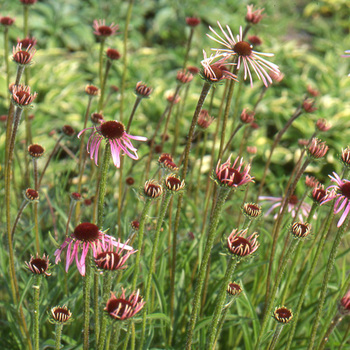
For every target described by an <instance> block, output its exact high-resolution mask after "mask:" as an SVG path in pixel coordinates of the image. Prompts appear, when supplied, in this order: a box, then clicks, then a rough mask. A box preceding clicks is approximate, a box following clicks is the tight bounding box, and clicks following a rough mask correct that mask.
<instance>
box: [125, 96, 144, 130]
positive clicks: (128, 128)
mask: <svg viewBox="0 0 350 350" xmlns="http://www.w3.org/2000/svg"><path fill="white" fill-rule="evenodd" d="M141 100H142V98H141V97H140V96H137V97H136V101H135V103H134V107H133V108H132V111H131V114H130V117H129V121H128V125H127V127H126V132H127V133H129V131H130V126H131V123H132V121H133V119H134V115H135V112H136V110H137V107H138V106H139V104H140V102H141Z"/></svg>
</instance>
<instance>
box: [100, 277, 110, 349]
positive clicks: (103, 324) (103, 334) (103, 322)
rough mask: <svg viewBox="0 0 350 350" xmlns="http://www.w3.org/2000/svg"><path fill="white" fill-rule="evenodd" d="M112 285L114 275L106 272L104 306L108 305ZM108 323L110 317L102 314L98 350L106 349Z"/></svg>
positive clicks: (104, 278)
mask: <svg viewBox="0 0 350 350" xmlns="http://www.w3.org/2000/svg"><path fill="white" fill-rule="evenodd" d="M111 285H112V274H111V273H110V272H109V271H105V273H104V274H103V295H102V305H106V303H107V300H108V297H109V293H110V291H111ZM107 321H108V316H107V315H105V313H103V314H102V317H101V330H100V335H99V338H98V339H97V338H96V339H97V340H96V344H98V350H103V349H104V344H105V339H106V330H107Z"/></svg>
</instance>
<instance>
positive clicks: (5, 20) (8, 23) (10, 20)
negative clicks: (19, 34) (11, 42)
mask: <svg viewBox="0 0 350 350" xmlns="http://www.w3.org/2000/svg"><path fill="white" fill-rule="evenodd" d="M14 22H15V19H14V18H11V17H8V16H4V17H0V24H2V25H3V26H5V27H9V26H12V24H13V23H14Z"/></svg>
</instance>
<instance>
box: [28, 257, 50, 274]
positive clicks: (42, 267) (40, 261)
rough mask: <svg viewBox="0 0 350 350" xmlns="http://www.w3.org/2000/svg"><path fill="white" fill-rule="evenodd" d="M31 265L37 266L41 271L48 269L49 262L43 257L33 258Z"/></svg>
mask: <svg viewBox="0 0 350 350" xmlns="http://www.w3.org/2000/svg"><path fill="white" fill-rule="evenodd" d="M30 265H31V266H33V267H36V268H37V269H38V270H39V271H40V272H45V271H46V270H47V267H48V266H47V262H46V260H43V259H39V258H38V259H33V260H32V261H31V262H30Z"/></svg>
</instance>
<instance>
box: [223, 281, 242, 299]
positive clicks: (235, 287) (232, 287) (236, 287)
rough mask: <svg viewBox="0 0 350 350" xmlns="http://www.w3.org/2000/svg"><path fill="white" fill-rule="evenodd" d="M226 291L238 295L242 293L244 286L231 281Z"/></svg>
mask: <svg viewBox="0 0 350 350" xmlns="http://www.w3.org/2000/svg"><path fill="white" fill-rule="evenodd" d="M226 292H227V293H228V294H229V295H232V296H236V295H239V294H241V292H242V287H241V285H240V284H239V283H235V282H230V283H229V284H228V285H227V289H226Z"/></svg>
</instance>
